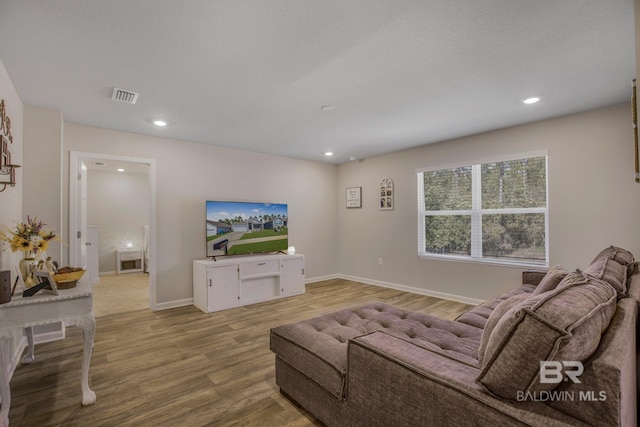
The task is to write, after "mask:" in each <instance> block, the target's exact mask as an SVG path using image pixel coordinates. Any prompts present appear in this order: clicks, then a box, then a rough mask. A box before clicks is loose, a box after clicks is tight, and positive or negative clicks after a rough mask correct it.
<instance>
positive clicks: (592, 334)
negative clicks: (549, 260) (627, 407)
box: [477, 273, 617, 400]
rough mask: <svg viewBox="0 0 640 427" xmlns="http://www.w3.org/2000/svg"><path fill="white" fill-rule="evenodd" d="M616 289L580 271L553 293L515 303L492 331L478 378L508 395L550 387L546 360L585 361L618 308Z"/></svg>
mask: <svg viewBox="0 0 640 427" xmlns="http://www.w3.org/2000/svg"><path fill="white" fill-rule="evenodd" d="M616 301H617V295H616V291H615V289H613V287H611V285H609V284H608V283H606V282H603V281H601V280H597V279H594V278H591V277H589V276H586V275H582V274H579V273H572V274H570V275H568V276H567V277H566V278H565V279H564V280H563V283H561V285H558V287H557V288H556V289H555V290H553V291H549V292H545V293H542V294H539V295H535V296H531V297H530V298H528V299H527V300H525V301H522V302H520V303H519V304H517V305H516V306H515V307H513V308H511V309H510V310H509V311H508V312H507V313H506V314H505V315H503V316H502V317H501V318H500V320H499V321H498V323H497V325H496V327H495V328H494V330H493V332H492V333H491V335H490V337H489V340H488V343H487V348H486V351H485V354H484V358H483V363H482V372H481V373H480V375H479V376H478V379H477V382H478V383H479V384H481V385H482V386H484V387H485V388H486V389H487V390H489V391H490V392H492V393H494V394H495V395H497V396H500V397H502V398H505V399H511V400H516V399H517V393H518V392H525V393H526V392H536V391H549V390H552V389H553V388H555V387H556V386H557V384H549V383H541V382H540V381H539V370H540V362H542V361H573V360H577V361H585V360H586V359H587V358H588V357H589V356H590V355H591V354H592V353H593V352H594V351H595V350H596V349H597V347H598V344H599V342H600V337H601V334H602V332H603V331H604V330H605V329H606V328H607V326H608V325H609V322H610V321H611V318H612V317H613V314H614V312H615V309H616Z"/></svg>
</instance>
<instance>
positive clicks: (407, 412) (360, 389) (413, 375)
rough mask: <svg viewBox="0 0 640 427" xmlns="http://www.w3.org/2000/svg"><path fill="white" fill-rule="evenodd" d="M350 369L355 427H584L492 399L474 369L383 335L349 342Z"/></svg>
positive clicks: (537, 407) (539, 406)
mask: <svg viewBox="0 0 640 427" xmlns="http://www.w3.org/2000/svg"><path fill="white" fill-rule="evenodd" d="M348 366H349V367H348V385H347V400H348V402H349V406H350V407H351V411H352V412H351V414H350V415H351V419H352V420H357V425H394V426H405V425H406V426H415V425H459V426H464V425H502V426H508V425H517V426H522V425H545V426H576V425H577V426H580V425H585V424H583V423H581V422H579V421H577V420H575V419H574V418H572V417H569V416H567V415H566V414H563V413H562V412H560V411H558V410H555V409H553V408H550V407H549V406H548V405H546V404H544V403H541V402H527V401H524V402H519V403H518V404H517V405H516V404H514V403H512V402H507V401H504V400H501V399H498V398H496V397H493V396H492V395H490V394H489V393H488V392H486V391H485V390H484V389H482V387H481V386H479V385H477V384H476V383H475V379H476V378H477V377H478V375H479V373H480V369H479V368H478V367H477V366H471V365H468V364H465V363H462V362H460V361H456V360H453V359H450V358H448V357H446V356H445V355H442V354H438V353H436V352H433V351H430V350H428V349H425V348H422V347H419V346H416V345H414V344H412V343H411V342H408V341H405V340H403V339H401V338H398V337H395V336H391V335H388V334H386V333H384V332H382V331H376V332H373V333H370V334H367V335H363V336H361V337H358V338H355V339H353V340H351V341H350V342H349V349H348ZM462 408H464V410H461V409H462Z"/></svg>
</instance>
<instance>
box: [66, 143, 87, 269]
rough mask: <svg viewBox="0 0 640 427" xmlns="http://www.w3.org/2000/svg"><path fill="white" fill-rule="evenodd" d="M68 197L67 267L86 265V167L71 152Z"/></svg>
mask: <svg viewBox="0 0 640 427" xmlns="http://www.w3.org/2000/svg"><path fill="white" fill-rule="evenodd" d="M70 172H71V173H70V181H71V186H70V194H72V195H73V197H69V201H70V205H69V257H70V259H69V263H70V264H69V265H72V266H73V267H86V265H87V166H86V165H85V163H84V161H83V160H82V159H81V158H80V157H78V156H77V155H76V154H75V153H74V152H71V171H70Z"/></svg>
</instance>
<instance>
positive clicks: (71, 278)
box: [51, 270, 85, 289]
mask: <svg viewBox="0 0 640 427" xmlns="http://www.w3.org/2000/svg"><path fill="white" fill-rule="evenodd" d="M84 272H85V270H79V271H73V272H71V273H60V274H58V273H56V274H52V275H51V277H53V280H55V281H56V287H57V288H58V289H71V288H75V287H76V284H77V282H78V280H80V278H81V277H82V276H83V275H84Z"/></svg>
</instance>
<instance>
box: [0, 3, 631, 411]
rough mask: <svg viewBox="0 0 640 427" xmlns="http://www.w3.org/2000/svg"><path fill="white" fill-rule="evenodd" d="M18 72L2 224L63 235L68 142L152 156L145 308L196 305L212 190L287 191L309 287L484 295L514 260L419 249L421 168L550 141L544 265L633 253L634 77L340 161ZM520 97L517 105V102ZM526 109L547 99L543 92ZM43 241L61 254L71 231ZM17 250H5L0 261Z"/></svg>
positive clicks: (508, 281)
mask: <svg viewBox="0 0 640 427" xmlns="http://www.w3.org/2000/svg"><path fill="white" fill-rule="evenodd" d="M627 3H629V2H627ZM636 3H637V2H636ZM625 4H626V3H625ZM627 6H628V5H627ZM636 8H637V5H636ZM6 19H8V18H6V17H5V16H3V18H2V20H3V21H2V23H3V24H4V22H5V20H6ZM633 43H634V40H630V41H629V44H630V45H631V46H633ZM635 43H636V47H635V49H633V51H632V54H633V52H637V49H638V46H640V43H638V38H637V36H636V39H635ZM16 46H19V44H16ZM16 46H14V47H13V49H19V47H16ZM5 49H8V48H6V47H5ZM5 49H2V50H0V52H5ZM638 57H640V55H637V54H636V61H637V60H638V59H637V58H638ZM3 59H4V58H3V55H1V54H0V62H1V61H3ZM38 72H40V73H44V71H43V70H40V71H38ZM634 74H635V71H634ZM631 77H632V78H633V77H634V76H631ZM25 78H26V77H24V76H22V75H21V76H16V75H14V74H12V73H11V69H10V66H9V65H8V64H4V63H2V64H0V93H1V97H0V98H2V99H4V101H5V104H6V111H7V115H8V116H9V117H10V118H11V130H12V134H13V143H12V144H11V146H10V149H11V154H12V161H13V163H16V164H19V165H21V166H22V167H21V168H19V169H17V172H16V182H17V183H16V185H15V187H7V188H6V190H5V191H3V192H2V194H0V200H1V201H2V203H1V205H0V224H5V225H9V226H10V225H11V224H14V223H15V222H18V221H21V220H23V219H25V218H26V216H27V215H30V216H37V217H38V218H39V219H41V220H43V221H44V222H46V223H47V224H48V226H49V227H51V228H52V229H54V230H56V231H57V233H58V234H59V235H60V236H61V237H62V240H63V241H68V240H69V239H70V237H69V228H70V222H69V217H70V214H69V197H70V194H69V193H70V183H69V179H70V178H69V176H70V161H71V160H70V159H71V153H72V152H76V153H99V154H101V155H105V156H114V157H122V158H125V159H146V160H152V162H153V164H152V167H151V170H150V175H152V178H151V179H152V180H154V181H153V182H154V185H153V186H152V190H151V191H152V193H153V196H152V200H154V201H155V211H154V212H152V213H151V220H150V225H151V228H152V231H151V234H152V237H151V249H150V250H151V253H152V257H153V258H152V259H153V261H154V263H153V268H152V269H150V271H149V274H150V289H151V294H150V306H151V309H152V310H154V311H158V312H162V313H170V312H171V309H175V308H178V307H187V306H190V305H191V304H192V302H193V291H192V261H193V260H195V259H201V258H204V256H205V235H204V228H203V226H202V224H203V223H204V215H205V210H204V203H205V201H206V200H209V199H212V198H217V199H229V198H230V199H234V200H245V201H246V200H250V201H254V200H264V201H272V202H283V203H287V204H288V205H289V213H290V224H289V239H290V243H291V244H292V245H295V248H296V252H297V253H301V254H304V256H305V276H306V281H307V284H309V285H311V284H313V283H316V282H322V281H325V280H329V279H336V278H339V279H346V280H351V281H356V282H360V283H364V284H369V285H375V286H379V287H383V288H394V289H396V290H400V291H408V292H413V293H416V294H422V295H424V296H431V297H438V298H445V299H450V300H453V301H458V302H462V303H466V304H476V303H479V302H481V301H484V300H487V299H490V298H493V297H495V296H496V295H499V294H501V293H502V292H505V291H507V290H508V289H510V288H512V287H513V286H514V284H517V283H520V280H521V274H522V269H521V268H514V267H509V266H503V265H488V264H480V263H452V262H448V261H437V260H425V259H421V258H419V257H418V256H417V251H416V248H417V238H416V236H417V231H416V229H417V223H418V216H417V215H418V214H417V199H416V170H419V169H422V168H426V167H434V166H439V165H452V164H463V163H466V162H474V161H478V160H480V161H482V160H492V159H495V158H502V157H504V156H505V155H517V154H523V153H531V152H540V151H547V152H548V181H549V185H548V206H549V226H548V230H549V237H548V245H549V248H548V252H549V260H548V264H549V266H552V265H555V264H557V263H562V264H563V265H564V266H565V267H566V268H568V269H571V270H574V269H576V268H585V267H586V266H587V264H588V263H589V262H590V261H591V259H592V258H593V256H594V255H595V254H596V253H598V251H600V250H601V249H602V248H603V247H606V246H608V245H611V244H614V245H616V246H620V247H623V248H626V249H628V250H629V251H631V252H632V253H634V254H635V255H636V257H639V256H640V240H639V239H638V235H637V232H635V231H634V230H635V226H636V224H637V218H638V217H640V198H639V197H638V191H640V187H639V186H638V184H637V183H635V182H634V169H633V166H634V165H633V155H634V148H633V128H632V126H631V105H630V103H629V101H628V100H629V99H630V98H631V81H630V79H629V81H624V82H621V84H622V85H623V86H624V87H625V88H628V96H627V97H626V98H625V99H622V100H618V99H616V100H614V102H612V103H611V104H609V105H603V106H600V107H598V108H593V109H588V110H587V111H584V110H580V111H578V110H576V111H574V112H571V113H567V114H564V115H561V116H559V117H548V118H545V119H543V120H538V121H535V122H530V123H523V124H518V125H513V126H504V127H502V128H500V129H496V128H494V129H485V130H484V131H481V132H476V133H475V134H473V135H465V136H460V137H456V138H446V139H442V140H440V142H436V143H430V144H421V145H418V146H414V147H410V148H406V149H402V150H396V151H393V152H389V153H382V154H377V155H374V156H371V157H367V158H357V159H355V160H353V161H348V160H347V161H344V162H340V163H338V164H336V163H333V162H327V161H324V159H319V160H317V161H316V160H308V159H302V158H296V157H289V156H285V155H275V154H268V153H264V152H255V151H248V150H244V149H237V148H230V147H226V146H222V145H216V144H206V143H200V142H193V141H190V140H186V139H179V138H167V137H165V136H163V134H162V131H160V130H156V129H151V130H150V131H149V132H148V133H147V134H142V133H139V132H132V131H126V130H116V129H107V128H103V127H100V126H93V125H90V124H81V123H76V122H71V121H67V119H66V114H67V113H66V112H65V111H63V109H62V107H60V106H58V105H30V104H28V103H23V100H22V95H21V93H20V91H19V90H18V88H17V86H18V85H17V83H16V82H17V81H18V80H20V81H22V80H23V79H25ZM31 78H33V79H36V78H37V77H31ZM575 78H577V79H579V76H575ZM625 90H626V89H625ZM519 96H520V94H514V97H516V101H514V106H513V108H522V105H519V104H520V103H519V99H518V97H519ZM107 101H109V102H110V100H109V99H107ZM107 101H105V102H107ZM127 107H128V106H127ZM338 108H339V106H338ZM534 108H538V109H540V108H544V95H543V100H542V102H541V103H539V104H538V105H536V106H534ZM329 113H330V112H329ZM243 126H244V125H243ZM279 126H283V125H282V124H280V125H279ZM391 138H392V136H391ZM212 139H214V138H212ZM214 142H215V141H214ZM336 151H337V149H336ZM383 178H391V179H393V182H394V191H395V194H394V199H395V206H394V209H393V210H380V209H379V206H378V191H379V183H380V180H381V179H383ZM352 187H361V188H362V207H361V208H357V209H351V208H346V207H345V190H346V189H347V188H352ZM48 253H49V255H51V256H52V257H54V258H56V259H59V260H60V262H61V263H62V264H67V263H69V262H70V259H71V257H70V254H69V250H68V246H67V243H64V242H59V243H56V244H54V245H52V246H51V247H50V249H49V251H48ZM18 259H19V254H15V253H11V252H10V251H3V252H0V270H7V269H12V266H13V265H14V264H16V263H17V261H18ZM165 315H166V314H162V316H165ZM286 321H287V319H283V323H285V322H286ZM97 333H98V335H99V334H100V330H99V329H98V332H97ZM94 381H95V380H94ZM99 399H100V398H99V396H98V404H99V402H100V400H99Z"/></svg>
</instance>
